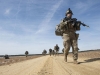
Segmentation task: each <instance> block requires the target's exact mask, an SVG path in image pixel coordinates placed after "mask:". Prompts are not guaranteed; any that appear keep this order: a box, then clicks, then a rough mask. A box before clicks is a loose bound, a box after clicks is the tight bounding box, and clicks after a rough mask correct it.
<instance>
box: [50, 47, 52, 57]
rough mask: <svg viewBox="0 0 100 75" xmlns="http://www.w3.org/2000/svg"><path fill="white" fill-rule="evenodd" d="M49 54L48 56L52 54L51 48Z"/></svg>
mask: <svg viewBox="0 0 100 75" xmlns="http://www.w3.org/2000/svg"><path fill="white" fill-rule="evenodd" d="M49 54H50V56H51V54H52V49H51V48H50V49H49Z"/></svg>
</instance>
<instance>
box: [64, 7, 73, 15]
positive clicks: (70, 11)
mask: <svg viewBox="0 0 100 75" xmlns="http://www.w3.org/2000/svg"><path fill="white" fill-rule="evenodd" d="M68 13H71V14H72V15H73V12H72V10H71V9H70V8H68V10H67V11H66V13H65V16H66V15H67V14H68Z"/></svg>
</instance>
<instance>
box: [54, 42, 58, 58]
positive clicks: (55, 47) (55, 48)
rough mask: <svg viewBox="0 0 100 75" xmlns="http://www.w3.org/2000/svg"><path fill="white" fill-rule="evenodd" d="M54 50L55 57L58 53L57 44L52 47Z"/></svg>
mask: <svg viewBox="0 0 100 75" xmlns="http://www.w3.org/2000/svg"><path fill="white" fill-rule="evenodd" d="M54 50H55V56H56V54H57V55H58V52H59V46H58V44H56V46H54Z"/></svg>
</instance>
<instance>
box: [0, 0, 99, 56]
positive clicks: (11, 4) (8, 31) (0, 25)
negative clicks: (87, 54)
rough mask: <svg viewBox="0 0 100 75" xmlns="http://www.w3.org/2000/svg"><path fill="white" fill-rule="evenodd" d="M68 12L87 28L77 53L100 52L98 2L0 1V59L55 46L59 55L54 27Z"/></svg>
mask: <svg viewBox="0 0 100 75" xmlns="http://www.w3.org/2000/svg"><path fill="white" fill-rule="evenodd" d="M68 8H71V10H72V11H73V14H74V15H73V18H77V19H78V20H80V21H81V22H84V23H85V24H87V25H89V26H90V28H87V27H83V26H81V31H79V32H78V33H80V37H79V39H80V40H79V41H78V45H79V48H80V51H81V50H90V49H98V48H100V46H99V45H100V0H95V1H94V0H0V55H3V54H24V52H25V51H26V50H28V51H29V53H30V54H38V53H42V51H43V50H44V49H46V50H49V48H54V45H56V44H58V45H59V46H60V52H61V50H62V48H63V40H62V38H61V37H60V36H56V35H55V26H56V25H57V24H59V23H60V21H61V19H63V18H64V17H65V12H66V11H67V10H68Z"/></svg>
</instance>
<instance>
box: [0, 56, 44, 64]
mask: <svg viewBox="0 0 100 75" xmlns="http://www.w3.org/2000/svg"><path fill="white" fill-rule="evenodd" d="M41 56H42V55H36V56H28V57H25V56H12V57H9V58H10V59H5V58H4V57H0V66H2V65H8V64H12V63H16V62H21V61H25V60H29V59H34V58H38V57H41Z"/></svg>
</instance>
